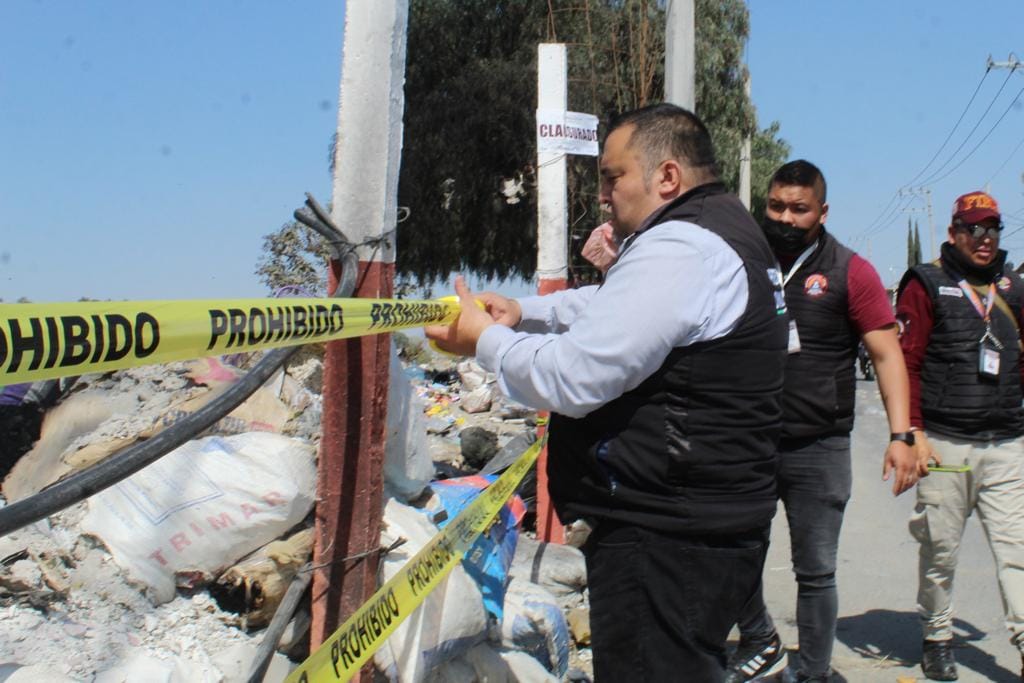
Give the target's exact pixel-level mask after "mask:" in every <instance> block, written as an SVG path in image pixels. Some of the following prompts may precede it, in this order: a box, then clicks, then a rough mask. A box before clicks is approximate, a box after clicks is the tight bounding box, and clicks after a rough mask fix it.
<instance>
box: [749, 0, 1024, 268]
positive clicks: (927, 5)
mask: <svg viewBox="0 0 1024 683" xmlns="http://www.w3.org/2000/svg"><path fill="white" fill-rule="evenodd" d="M748 4H749V6H750V11H751V39H750V45H749V66H750V70H751V74H752V95H753V99H754V103H755V105H756V106H757V109H758V116H759V119H760V121H761V122H762V123H767V122H770V121H772V120H778V121H780V122H781V123H782V137H784V138H785V139H786V140H787V141H789V142H790V144H791V145H792V147H793V151H792V156H793V158H801V157H803V158H806V159H809V160H811V161H813V162H814V163H816V164H818V165H819V166H820V167H821V168H822V170H823V171H824V172H825V176H826V178H827V179H828V183H829V204H830V207H831V209H830V216H829V220H828V225H829V227H830V228H831V229H832V231H833V232H834V233H835V234H836V235H838V236H839V238H840V239H842V240H844V241H846V242H848V243H851V246H853V247H854V248H855V249H857V250H858V251H859V252H860V253H862V254H863V255H864V256H868V257H869V258H870V260H871V261H872V262H873V263H874V264H875V266H876V268H877V269H878V271H879V273H880V274H881V275H882V278H883V280H884V281H886V283H887V284H889V283H892V282H893V281H894V280H896V279H897V278H898V277H899V275H900V274H901V273H902V271H903V269H904V268H905V266H906V253H907V251H906V230H907V217H908V216H911V217H913V218H915V219H916V220H919V222H920V229H921V245H922V250H923V251H924V252H925V254H924V255H925V258H928V251H929V240H928V237H927V225H928V219H927V214H926V213H925V212H924V211H916V212H913V213H909V214H908V213H903V212H900V211H898V209H900V208H901V207H903V206H904V204H906V208H908V209H925V208H926V207H925V203H924V200H923V199H922V200H914V199H913V198H911V197H906V198H904V199H903V200H902V201H899V202H898V203H896V204H893V205H891V206H890V209H889V211H887V212H885V214H884V216H883V217H885V216H889V220H885V221H880V222H879V223H878V224H877V225H875V228H874V230H873V231H872V232H874V234H872V235H870V241H869V240H868V239H867V237H868V236H867V235H866V234H865V230H866V229H867V228H868V227H869V226H870V225H871V224H872V223H873V222H875V221H876V218H878V217H879V216H880V214H882V212H883V209H884V208H885V207H886V205H887V204H889V202H890V199H892V198H893V195H894V194H895V192H896V191H897V190H898V189H900V188H901V187H902V186H904V185H906V184H907V183H908V182H911V181H912V180H914V178H915V176H916V175H917V174H918V172H919V171H921V170H922V169H924V168H925V165H926V164H927V163H928V162H929V160H930V159H932V157H933V156H934V155H935V153H936V152H937V151H938V150H939V148H940V145H941V144H942V143H943V141H944V140H945V139H946V137H947V136H948V135H949V133H950V131H951V130H952V129H953V126H954V124H956V122H957V119H958V118H959V117H960V115H961V113H963V111H964V109H965V107H966V105H967V103H968V101H969V100H970V98H971V95H972V94H973V93H974V92H975V89H976V88H977V87H978V84H979V83H982V85H981V89H980V90H979V91H978V94H977V97H976V98H975V100H974V103H973V104H972V105H971V107H970V109H968V111H967V114H966V115H965V116H964V120H963V122H962V123H961V124H960V127H959V128H958V129H957V130H956V132H955V133H954V134H953V137H952V138H951V139H950V142H949V144H948V145H947V146H946V148H945V149H944V150H943V151H942V152H941V154H940V155H939V157H938V159H937V160H936V162H935V163H934V164H932V166H931V167H930V170H929V171H928V172H926V173H925V174H924V175H922V176H921V177H920V178H918V179H917V180H916V181H914V185H915V186H917V185H919V184H920V183H921V181H922V180H926V179H928V177H929V176H930V175H932V171H935V170H937V169H939V168H940V167H941V166H942V164H943V163H944V162H945V161H946V160H947V158H949V157H950V156H951V155H952V154H953V152H954V150H956V149H957V147H959V146H960V144H961V143H962V142H963V141H964V140H965V138H967V134H968V133H969V132H970V130H971V128H973V127H974V125H975V124H976V123H977V122H978V121H979V120H980V119H981V118H982V114H983V112H984V111H985V108H986V107H988V105H989V104H990V103H991V102H992V101H993V98H994V97H995V96H996V93H997V92H998V91H999V88H1000V86H1002V85H1003V83H1004V82H1006V83H1005V87H1004V88H1003V91H1002V94H1001V95H1000V96H999V97H998V99H996V100H995V103H994V104H993V105H992V108H991V111H990V112H989V114H988V116H987V117H985V118H984V120H983V121H982V122H981V125H980V126H979V127H978V129H977V131H976V132H975V133H974V135H973V137H971V138H970V140H969V141H968V142H967V143H966V144H965V145H964V147H963V148H962V149H961V150H960V152H959V153H958V154H956V156H955V157H954V158H953V160H952V161H951V162H950V163H949V164H948V165H947V166H946V168H945V169H944V170H942V171H941V173H939V174H938V176H941V175H944V174H945V173H946V172H947V171H949V170H950V169H952V168H953V167H954V166H956V164H957V162H958V161H959V160H960V159H961V158H963V157H965V156H966V155H967V153H968V152H970V151H971V150H972V149H973V148H974V147H975V145H976V143H977V142H979V141H981V140H982V138H983V137H984V135H985V133H987V132H988V131H989V129H990V128H991V127H992V124H994V123H995V122H996V120H997V119H998V118H999V117H1000V116H1001V115H1002V114H1003V113H1004V112H1006V111H1007V108H1008V107H1010V104H1011V102H1013V100H1014V98H1015V97H1016V96H1017V95H1018V94H1019V93H1021V91H1022V89H1024V70H1018V71H1017V72H1016V73H1014V74H1013V75H1012V76H1010V79H1009V81H1008V82H1007V76H1008V75H1009V74H1010V72H1009V70H1007V69H993V70H992V71H991V72H990V73H989V74H988V76H987V77H985V79H984V81H982V77H983V76H984V74H985V68H986V60H987V58H988V56H989V55H990V54H991V55H992V57H993V59H994V60H995V61H997V62H998V61H1007V59H1008V54H1009V53H1010V52H1015V53H1016V54H1017V56H1018V57H1020V58H1022V59H1024V2H1020V1H1019V0H1001V1H998V2H996V1H991V0H979V1H977V2H971V3H965V2H960V1H958V0H900V1H899V2H894V1H892V0H889V1H882V0H858V1H857V2H850V1H847V2H838V1H830V2H820V1H812V0H803V1H801V0H750V2H749V3H748ZM1022 140H1024V96H1022V97H1021V99H1020V100H1018V101H1017V103H1016V105H1014V106H1012V107H1010V109H1009V111H1008V113H1006V116H1005V118H1004V119H1003V120H1002V122H1001V123H1000V124H999V125H998V127H996V128H995V130H994V131H993V132H992V134H991V135H990V136H989V137H988V139H987V140H985V142H984V143H982V144H981V146H980V147H979V148H978V150H977V151H976V152H975V153H974V155H973V156H971V157H970V158H969V159H968V160H967V161H966V162H964V163H963V165H962V166H960V167H959V168H957V169H956V170H955V171H953V172H952V173H951V174H950V175H949V177H948V178H945V179H943V180H936V181H935V182H933V183H932V184H931V185H930V188H931V191H932V208H933V211H934V215H935V225H936V232H937V238H936V239H945V228H946V226H948V225H949V219H950V213H951V207H952V204H953V200H954V199H955V198H956V197H957V196H958V195H960V194H963V193H964V192H968V191H971V190H976V189H982V188H984V186H985V184H986V182H991V185H990V188H991V192H992V194H993V195H994V196H995V197H996V199H997V200H998V201H999V202H1000V207H1001V208H1002V210H1003V214H1004V220H1005V222H1006V224H1007V230H1006V233H1005V234H1006V235H1007V238H1006V240H1005V244H1004V246H1005V247H1008V248H1009V249H1008V250H1009V252H1010V258H1011V260H1013V261H1014V262H1016V263H1020V262H1021V261H1024V230H1021V232H1019V233H1017V234H1016V235H1010V234H1009V233H1010V232H1012V231H1013V230H1015V229H1018V228H1021V227H1022V226H1024V183H1022V172H1024V145H1022V146H1021V148H1019V149H1018V150H1017V152H1016V154H1014V155H1013V157H1012V158H1011V159H1010V161H1009V162H1008V163H1007V164H1006V165H1005V166H1004V167H1003V168H1002V170H999V168H1000V166H1001V165H1002V164H1003V162H1004V161H1005V160H1006V159H1007V157H1009V156H1010V154H1011V152H1012V151H1013V150H1014V148H1016V147H1018V145H1021V143H1022ZM997 171H998V172H997ZM894 209H896V210H894ZM1007 214H1016V216H1010V215H1007ZM936 248H937V245H936Z"/></svg>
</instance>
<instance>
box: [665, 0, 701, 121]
mask: <svg viewBox="0 0 1024 683" xmlns="http://www.w3.org/2000/svg"><path fill="white" fill-rule="evenodd" d="M665 15H666V16H665V101H666V102H672V103H673V104H678V105H679V106H680V107H682V108H684V109H689V110H690V111H692V112H696V106H697V94H696V93H697V86H696V73H697V71H696V66H695V65H696V60H695V57H694V55H695V45H696V40H695V37H694V9H693V0H669V1H668V8H667V9H666V10H665Z"/></svg>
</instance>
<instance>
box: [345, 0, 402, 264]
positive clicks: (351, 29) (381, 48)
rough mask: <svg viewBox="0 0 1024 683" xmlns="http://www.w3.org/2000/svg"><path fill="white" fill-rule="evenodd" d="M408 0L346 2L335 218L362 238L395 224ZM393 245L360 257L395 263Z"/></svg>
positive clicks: (367, 250)
mask: <svg viewBox="0 0 1024 683" xmlns="http://www.w3.org/2000/svg"><path fill="white" fill-rule="evenodd" d="M408 15H409V2H408V0H348V2H347V3H346V7H345V46H344V55H343V61H342V73H341V99H340V102H341V103H340V106H339V107H338V145H337V149H336V150H335V155H334V188H333V195H332V199H333V201H332V207H331V217H332V218H334V221H335V222H336V223H337V224H338V225H339V226H340V227H341V228H342V229H343V230H344V231H345V233H346V234H347V235H348V237H349V239H351V240H352V241H353V242H356V243H359V242H362V241H364V240H366V239H369V238H374V237H380V236H382V235H383V234H384V233H386V232H389V231H391V230H393V229H394V227H395V223H396V219H397V213H398V169H399V163H400V161H401V156H402V113H403V110H404V108H405V93H404V90H403V86H404V85H405V44H406V40H405V34H406V27H407V25H408ZM389 241H390V243H391V246H390V247H383V248H380V249H376V250H375V249H371V248H362V249H360V251H359V260H360V261H377V262H382V263H394V262H395V249H394V244H395V240H394V239H393V238H392V239H391V240H389Z"/></svg>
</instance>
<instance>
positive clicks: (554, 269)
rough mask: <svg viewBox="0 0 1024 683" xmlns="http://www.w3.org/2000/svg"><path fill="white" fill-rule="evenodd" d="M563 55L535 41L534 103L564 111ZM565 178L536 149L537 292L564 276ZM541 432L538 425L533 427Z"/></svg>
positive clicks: (541, 515) (549, 537)
mask: <svg viewBox="0 0 1024 683" xmlns="http://www.w3.org/2000/svg"><path fill="white" fill-rule="evenodd" d="M568 106H569V96H568V61H567V58H566V51H565V45H563V44H561V43H541V44H540V45H538V46H537V108H538V109H551V110H557V111H566V110H567V109H568ZM568 183H569V179H568V172H567V169H566V160H565V154H564V153H562V152H539V151H538V152H537V293H538V294H550V293H551V292H557V291H559V290H562V289H565V288H566V287H567V286H568V276H569V235H568V223H569V201H568V197H567V190H566V188H567V187H568ZM537 436H538V437H541V436H543V428H540V429H538V434H537ZM547 462H548V449H547V447H545V448H544V450H543V451H541V454H540V456H539V457H538V459H537V536H538V537H539V538H540V539H541V540H542V541H547V542H552V543H563V542H564V541H565V529H563V528H562V525H561V523H560V522H559V521H558V516H557V515H556V514H555V508H554V506H553V505H552V504H551V497H550V496H549V495H548V468H547Z"/></svg>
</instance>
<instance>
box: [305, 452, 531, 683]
mask: <svg viewBox="0 0 1024 683" xmlns="http://www.w3.org/2000/svg"><path fill="white" fill-rule="evenodd" d="M545 441H546V439H541V440H538V441H536V442H535V443H534V444H533V445H532V446H530V447H529V448H528V449H526V451H524V452H523V454H522V455H521V456H519V458H518V459H517V460H516V461H515V462H514V463H513V464H512V466H511V467H509V468H508V469H507V470H505V473H504V474H502V475H501V477H500V478H499V479H498V480H497V481H495V482H494V483H493V484H491V485H490V486H488V487H487V488H486V489H484V491H483V492H481V493H480V495H479V496H477V497H476V499H475V500H474V501H473V502H472V503H470V504H469V506H467V507H466V508H465V509H464V510H463V511H462V512H460V513H459V515H458V516H457V517H456V518H455V519H453V520H452V521H451V522H450V523H449V524H448V526H446V527H445V528H444V529H443V530H442V531H441V532H440V533H439V534H437V535H436V536H434V538H433V539H431V541H430V542H429V543H427V545H425V546H423V549H422V550H420V551H419V552H418V553H416V556H415V557H413V558H412V559H411V560H409V561H408V562H407V563H406V564H405V566H404V567H402V568H401V569H400V570H399V571H398V573H397V574H395V575H394V576H393V577H391V580H390V581H388V582H387V583H385V584H384V585H383V586H381V587H380V589H379V590H378V591H377V592H376V593H374V594H373V597H371V598H370V599H369V600H367V601H366V602H365V603H363V605H362V606H361V607H360V608H359V609H358V610H356V612H355V614H353V615H352V616H351V617H350V618H349V619H348V620H347V621H346V622H345V623H344V624H342V625H341V627H340V628H338V630H337V631H335V632H334V633H332V634H331V636H330V637H329V638H327V639H326V640H325V641H324V642H323V643H322V644H321V645H320V647H319V648H317V651H316V652H314V653H313V654H311V655H310V656H309V658H308V659H307V660H306V661H305V662H303V663H302V664H301V665H300V666H299V667H298V668H297V669H295V670H294V671H292V672H291V674H289V676H288V678H286V679H285V683H325V682H332V683H333V682H334V681H347V680H349V679H350V678H351V677H352V676H354V675H355V674H357V673H358V672H359V669H360V668H362V666H363V664H365V663H366V662H368V661H369V660H370V657H372V656H373V653H374V652H376V651H377V648H379V647H380V646H381V645H383V644H384V641H385V640H387V638H388V636H390V635H391V634H392V633H393V632H394V631H395V629H396V628H398V625H399V624H400V623H402V621H403V620H404V619H405V618H406V617H408V616H409V615H410V614H411V613H412V612H413V611H414V610H415V609H416V608H417V607H419V605H420V604H421V603H422V602H423V600H424V599H425V598H426V596H427V594H428V593H430V591H432V590H434V588H436V587H437V586H438V584H440V583H441V581H443V580H444V578H445V577H446V576H448V573H449V572H451V570H452V569H453V568H454V567H455V565H456V564H458V563H459V562H460V561H461V560H462V556H463V555H464V554H465V552H466V551H467V550H468V549H469V548H470V546H472V545H473V543H474V542H475V541H476V538H477V536H479V535H480V534H481V533H483V531H484V530H485V529H486V528H487V527H488V526H489V525H490V523H491V520H493V519H494V516H495V515H497V514H498V511H499V510H500V509H501V506H502V505H504V504H505V501H507V500H508V499H509V497H511V496H512V494H513V493H515V490H516V487H517V486H519V482H520V481H522V479H523V476H524V475H525V474H526V473H527V472H528V471H529V470H530V468H531V467H532V466H533V463H534V461H536V459H537V455H538V454H539V453H540V451H541V448H543V446H544V442H545Z"/></svg>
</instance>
